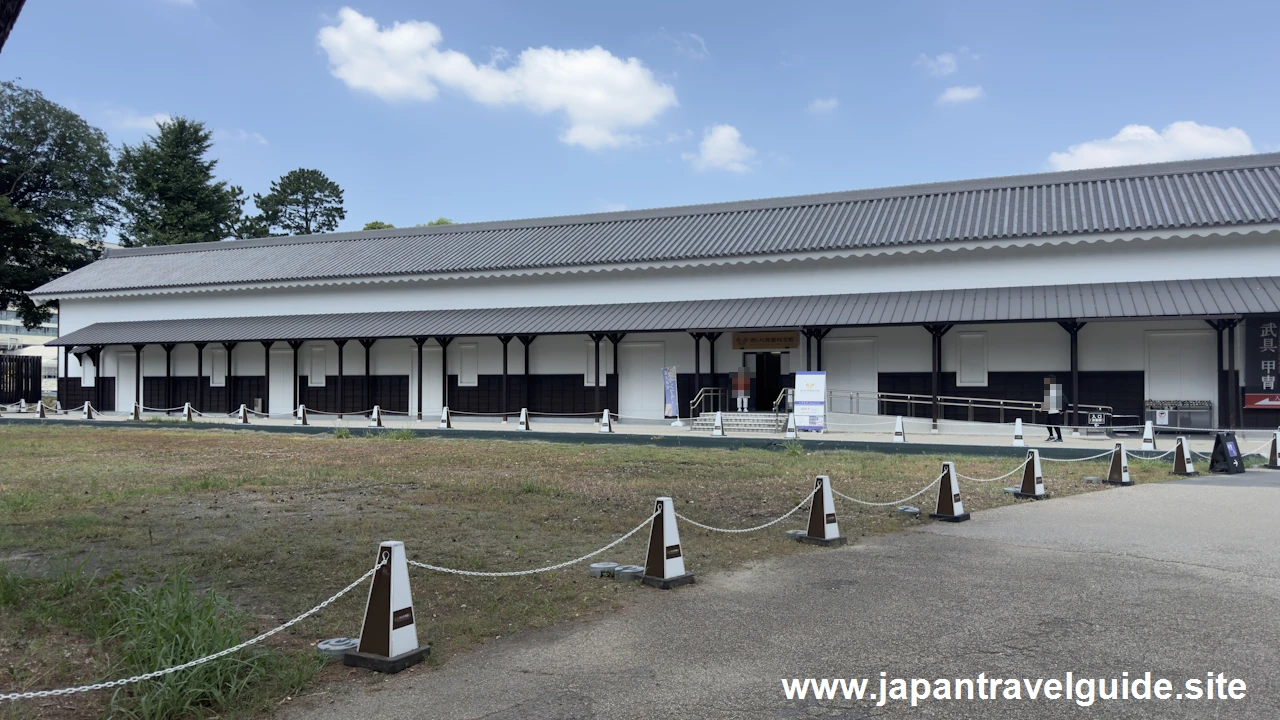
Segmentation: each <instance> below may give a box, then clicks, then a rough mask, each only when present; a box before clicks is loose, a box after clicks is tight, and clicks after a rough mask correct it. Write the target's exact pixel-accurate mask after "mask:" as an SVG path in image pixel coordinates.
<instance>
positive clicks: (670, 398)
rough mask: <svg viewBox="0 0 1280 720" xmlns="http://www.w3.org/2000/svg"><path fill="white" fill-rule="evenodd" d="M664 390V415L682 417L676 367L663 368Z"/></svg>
mask: <svg viewBox="0 0 1280 720" xmlns="http://www.w3.org/2000/svg"><path fill="white" fill-rule="evenodd" d="M662 392H663V394H664V395H665V396H666V401H665V402H664V403H663V407H664V410H663V416H664V417H669V418H671V417H680V407H679V406H680V399H679V396H678V395H677V394H676V369H675V368H674V367H664V368H662Z"/></svg>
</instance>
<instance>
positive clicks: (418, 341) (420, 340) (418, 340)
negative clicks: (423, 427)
mask: <svg viewBox="0 0 1280 720" xmlns="http://www.w3.org/2000/svg"><path fill="white" fill-rule="evenodd" d="M426 341H427V339H426V338H424V337H416V338H413V342H414V344H415V345H417V346H418V420H422V344H423V343H425V342H426Z"/></svg>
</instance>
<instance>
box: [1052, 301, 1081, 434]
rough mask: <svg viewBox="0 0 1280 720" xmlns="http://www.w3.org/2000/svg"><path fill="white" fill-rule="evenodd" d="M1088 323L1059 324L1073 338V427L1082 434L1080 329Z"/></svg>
mask: <svg viewBox="0 0 1280 720" xmlns="http://www.w3.org/2000/svg"><path fill="white" fill-rule="evenodd" d="M1086 324H1087V323H1082V322H1079V321H1078V320H1063V321H1060V322H1059V323H1058V325H1059V326H1061V327H1062V329H1063V330H1066V331H1067V334H1069V335H1070V336H1071V427H1072V428H1074V431H1075V432H1076V433H1077V434H1079V432H1080V329H1081V328H1083V327H1084V326H1085V325H1086Z"/></svg>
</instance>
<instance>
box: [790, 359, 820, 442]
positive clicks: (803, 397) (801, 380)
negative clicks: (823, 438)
mask: <svg viewBox="0 0 1280 720" xmlns="http://www.w3.org/2000/svg"><path fill="white" fill-rule="evenodd" d="M795 413H796V429H797V430H811V431H816V432H822V431H824V430H826V427H827V373H826V372H822V371H819V372H809V371H804V370H801V371H799V372H797V373H796V404H795Z"/></svg>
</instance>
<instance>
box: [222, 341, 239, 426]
mask: <svg viewBox="0 0 1280 720" xmlns="http://www.w3.org/2000/svg"><path fill="white" fill-rule="evenodd" d="M222 347H224V348H226V349H227V376H226V377H225V378H223V387H225V388H226V389H227V412H228V413H231V412H235V409H236V400H235V393H234V392H233V390H234V388H233V383H232V378H234V377H235V376H236V373H235V363H233V362H231V358H232V357H233V356H234V354H235V351H236V343H233V342H224V343H222Z"/></svg>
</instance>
